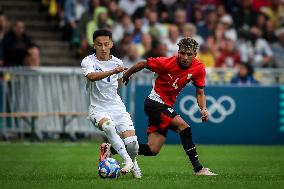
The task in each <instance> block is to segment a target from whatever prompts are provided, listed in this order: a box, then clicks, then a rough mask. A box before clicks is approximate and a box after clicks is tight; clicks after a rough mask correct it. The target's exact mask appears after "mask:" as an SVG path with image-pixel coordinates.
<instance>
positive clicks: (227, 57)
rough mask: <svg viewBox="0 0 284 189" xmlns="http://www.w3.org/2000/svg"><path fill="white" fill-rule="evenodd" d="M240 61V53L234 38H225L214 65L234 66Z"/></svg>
mask: <svg viewBox="0 0 284 189" xmlns="http://www.w3.org/2000/svg"><path fill="white" fill-rule="evenodd" d="M239 63H240V53H239V52H238V51H237V48H236V44H235V39H232V38H230V37H226V38H225V43H224V48H223V49H222V50H221V51H220V56H219V57H218V59H217V61H216V67H223V68H224V67H231V68H232V67H236V66H237V65H238V64H239Z"/></svg>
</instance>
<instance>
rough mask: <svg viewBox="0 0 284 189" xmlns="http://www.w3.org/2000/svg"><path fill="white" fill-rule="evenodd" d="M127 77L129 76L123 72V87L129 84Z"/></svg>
mask: <svg viewBox="0 0 284 189" xmlns="http://www.w3.org/2000/svg"><path fill="white" fill-rule="evenodd" d="M129 77H130V75H129V74H128V73H127V72H124V73H123V76H122V82H123V83H124V84H125V85H127V84H128V82H129Z"/></svg>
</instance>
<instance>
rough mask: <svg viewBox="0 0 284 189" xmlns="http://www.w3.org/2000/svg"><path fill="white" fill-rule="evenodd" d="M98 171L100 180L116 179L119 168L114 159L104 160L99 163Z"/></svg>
mask: <svg viewBox="0 0 284 189" xmlns="http://www.w3.org/2000/svg"><path fill="white" fill-rule="evenodd" d="M98 171H99V175H100V177H101V178H117V177H118V176H119V172H120V166H119V163H118V161H116V160H115V159H113V158H106V159H104V160H102V161H101V162H100V163H99V167H98Z"/></svg>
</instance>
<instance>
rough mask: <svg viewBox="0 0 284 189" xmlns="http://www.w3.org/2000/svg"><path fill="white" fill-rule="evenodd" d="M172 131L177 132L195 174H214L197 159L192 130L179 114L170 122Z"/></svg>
mask: <svg viewBox="0 0 284 189" xmlns="http://www.w3.org/2000/svg"><path fill="white" fill-rule="evenodd" d="M170 125H171V127H172V128H173V130H174V131H176V132H177V133H179V136H180V139H181V143H182V146H183V149H184V150H185V152H186V154H187V155H188V158H189V160H190V162H191V164H192V166H193V169H194V172H195V174H196V175H216V174H214V173H212V172H210V170H209V169H208V168H203V166H202V165H201V163H200V162H199V160H198V154H197V151H196V146H195V144H194V143H193V140H192V132H191V128H190V126H189V125H188V124H187V123H186V122H185V121H184V120H183V119H182V118H181V117H180V116H179V115H177V116H175V118H174V119H173V120H172V122H171V123H170Z"/></svg>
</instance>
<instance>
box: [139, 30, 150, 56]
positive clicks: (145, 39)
mask: <svg viewBox="0 0 284 189" xmlns="http://www.w3.org/2000/svg"><path fill="white" fill-rule="evenodd" d="M152 41H153V38H152V36H151V35H150V34H148V33H144V34H143V35H142V41H141V43H139V44H137V49H138V55H139V56H141V57H143V56H144V55H145V54H148V53H149V52H150V51H151V49H152Z"/></svg>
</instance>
